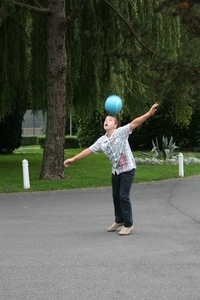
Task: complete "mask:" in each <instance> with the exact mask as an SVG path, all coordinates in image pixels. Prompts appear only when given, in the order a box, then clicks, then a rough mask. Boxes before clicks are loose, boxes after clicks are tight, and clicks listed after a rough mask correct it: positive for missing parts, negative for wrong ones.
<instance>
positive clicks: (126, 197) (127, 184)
mask: <svg viewBox="0 0 200 300" xmlns="http://www.w3.org/2000/svg"><path fill="white" fill-rule="evenodd" d="M134 176H135V169H133V170H131V171H128V172H124V173H121V174H119V175H116V174H112V196H113V203H114V211H115V222H116V223H124V226H125V227H130V226H131V225H133V217H132V206H131V201H130V190H131V185H132V183H133V180H134Z"/></svg>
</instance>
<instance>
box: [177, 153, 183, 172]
mask: <svg viewBox="0 0 200 300" xmlns="http://www.w3.org/2000/svg"><path fill="white" fill-rule="evenodd" d="M178 165H179V173H178V175H179V176H180V177H184V167H183V154H182V153H179V155H178Z"/></svg>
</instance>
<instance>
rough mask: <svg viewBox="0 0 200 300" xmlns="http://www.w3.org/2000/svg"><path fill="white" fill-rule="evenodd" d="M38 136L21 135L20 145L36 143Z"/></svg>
mask: <svg viewBox="0 0 200 300" xmlns="http://www.w3.org/2000/svg"><path fill="white" fill-rule="evenodd" d="M37 144H38V137H37V136H23V137H22V140H21V146H29V145H37Z"/></svg>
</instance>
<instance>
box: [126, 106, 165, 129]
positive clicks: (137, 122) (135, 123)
mask: <svg viewBox="0 0 200 300" xmlns="http://www.w3.org/2000/svg"><path fill="white" fill-rule="evenodd" d="M158 105H159V104H158V103H155V104H154V105H152V107H151V108H150V110H149V111H148V112H147V113H146V114H144V115H142V116H140V117H138V118H136V119H134V120H133V121H132V122H131V123H129V127H130V130H131V131H132V130H133V129H134V128H136V127H138V126H139V125H140V124H142V123H143V122H144V121H146V120H147V119H148V118H149V117H151V116H153V115H154V114H155V112H156V110H157V107H158Z"/></svg>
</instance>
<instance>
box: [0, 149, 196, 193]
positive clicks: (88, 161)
mask: <svg viewBox="0 0 200 300" xmlns="http://www.w3.org/2000/svg"><path fill="white" fill-rule="evenodd" d="M78 152H80V149H69V150H65V158H67V157H71V156H73V155H75V154H76V153H78ZM134 155H135V156H138V155H139V154H138V153H137V152H136V153H134ZM184 156H195V157H197V158H200V154H196V155H194V154H193V153H187V154H184ZM23 159H27V160H28V162H29V175H30V186H31V188H30V189H28V190H24V189H23V174H22V160H23ZM41 163H42V149H40V148H39V147H38V146H31V147H30V146H29V147H20V148H19V149H18V150H16V151H15V153H13V154H10V155H0V182H1V185H0V193H10V192H22V191H50V190H62V189H74V188H78V189H79V188H86V187H101V186H110V185H111V182H110V179H111V164H110V162H109V161H108V159H107V158H106V157H105V155H104V154H102V153H98V154H92V155H90V156H89V157H86V158H84V159H82V160H80V161H77V162H75V163H74V164H72V165H71V166H70V167H69V168H65V174H66V176H67V177H66V179H62V180H55V181H48V180H40V179H39V174H40V171H41ZM184 173H185V177H187V176H193V175H199V174H200V165H199V164H195V165H185V166H184ZM176 177H178V165H156V166H155V165H138V166H137V171H136V176H135V183H141V182H148V181H158V180H165V179H170V178H176Z"/></svg>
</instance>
